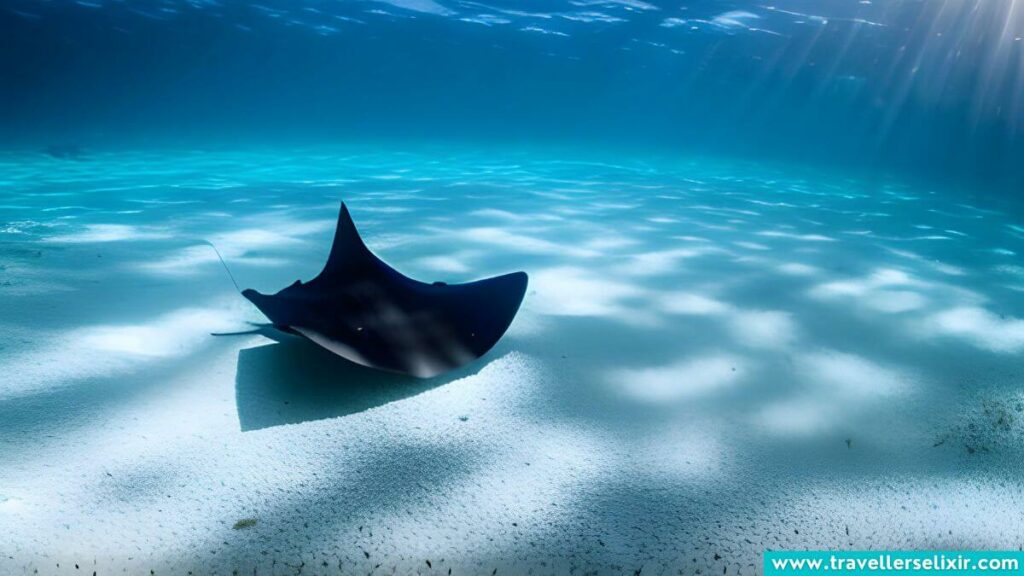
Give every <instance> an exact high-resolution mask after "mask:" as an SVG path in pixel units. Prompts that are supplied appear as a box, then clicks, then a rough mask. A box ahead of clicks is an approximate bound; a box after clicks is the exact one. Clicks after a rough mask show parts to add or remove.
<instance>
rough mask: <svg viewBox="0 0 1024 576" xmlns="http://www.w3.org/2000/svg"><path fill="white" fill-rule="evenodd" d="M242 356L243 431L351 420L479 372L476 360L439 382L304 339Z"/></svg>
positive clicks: (280, 341) (238, 396) (239, 398)
mask: <svg viewBox="0 0 1024 576" xmlns="http://www.w3.org/2000/svg"><path fill="white" fill-rule="evenodd" d="M274 339H275V340H277V342H276V343H274V344H267V345H265V346H256V347H253V348H246V349H244V350H241V351H239V353H238V371H237V372H236V376H235V403H236V404H237V406H238V420H239V424H240V425H241V428H242V431H243V432H247V431H250V430H259V429H261V428H269V427H271V426H279V425H282V424H298V423H300V422H308V421H310V420H321V419H324V418H336V417H338V416H347V415H349V414H355V413H357V412H362V411H363V410H369V409H370V408H376V407H377V406H381V405H384V404H387V403H389V402H394V401H396V400H402V399H403V398H408V397H410V396H415V395H416V394H419V393H421V392H426V391H427V390H431V389H433V388H436V387H438V386H442V385H444V384H447V383H449V382H452V381H454V380H458V379H459V378H464V377H466V376H470V375H472V374H475V373H476V372H478V371H479V370H480V369H481V368H482V367H483V366H484V365H486V362H481V361H477V362H474V363H472V364H471V365H469V366H465V367H463V368H460V369H458V370H455V371H453V372H448V373H446V374H442V375H440V376H436V377H434V378H427V379H421V378H414V377H412V376H406V375H402V374H392V373H389V372H381V371H379V370H373V369H370V368H365V367H363V366H360V365H358V364H354V363H352V362H349V361H348V360H345V359H344V358H341V357H339V356H336V355H334V354H332V353H330V352H328V351H326V350H324V349H323V348H320V347H319V346H316V345H314V344H312V343H311V342H309V341H307V340H305V339H303V338H295V337H288V336H284V335H281V337H276V336H275V337H274Z"/></svg>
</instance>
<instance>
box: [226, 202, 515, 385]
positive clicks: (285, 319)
mask: <svg viewBox="0 0 1024 576" xmlns="http://www.w3.org/2000/svg"><path fill="white" fill-rule="evenodd" d="M526 285H527V276H526V273H525V272H513V273H511V274H505V275H502V276H495V277H493V278H486V279H484V280H477V281H475V282H467V283H465V284H446V283H444V282H434V283H432V284H428V283H424V282H419V281H417V280H413V279H412V278H409V277H407V276H405V275H403V274H401V273H400V272H398V271H397V270H395V269H394V268H392V267H391V266H388V265H387V264H386V263H385V262H384V261H383V260H381V259H380V258H378V257H377V256H375V255H374V254H373V253H372V252H370V250H369V249H368V248H367V247H366V244H364V243H363V240H362V238H360V237H359V232H358V231H357V230H356V226H355V223H353V222H352V217H351V216H350V215H349V212H348V208H347V207H346V206H345V204H344V203H342V205H341V211H340V213H339V214H338V226H337V229H336V230H335V233H334V244H333V245H332V246H331V253H330V256H328V258H327V264H326V265H325V266H324V269H323V271H321V272H320V274H319V275H318V276H317V277H316V278H313V279H312V280H310V281H308V282H305V283H304V282H302V281H301V280H296V281H295V283H294V284H292V285H291V286H288V287H286V288H284V289H283V290H281V291H279V292H277V293H276V294H261V293H260V292H257V291H256V290H253V289H251V288H250V289H247V290H243V291H242V295H243V296H245V297H246V298H247V299H249V301H250V302H252V303H253V304H254V305H255V306H256V307H257V308H259V310H260V312H262V313H263V314H264V315H265V316H266V317H267V318H268V319H269V320H270V322H271V324H272V326H273V327H274V328H275V329H277V330H280V331H281V332H285V333H288V334H292V335H298V336H301V337H303V338H307V339H309V340H310V341H312V342H313V343H314V344H317V345H319V346H322V347H323V348H326V349H327V350H329V351H331V352H333V353H335V354H337V355H338V356H341V357H343V358H345V359H346V360H349V361H351V362H355V363H356V364H361V365H363V366H368V367H370V368H376V369H379V370H386V371H389V372H397V373H400V374H408V375H412V376H416V377H420V378H429V377H432V376H436V375H438V374H441V373H444V372H447V371H449V370H453V369H455V368H458V367H459V366H463V365H465V364H468V363H470V362H472V361H474V360H476V359H477V358H480V357H481V356H483V355H484V354H486V353H487V351H488V350H490V349H491V348H492V347H493V346H494V345H495V344H496V343H497V342H498V340H499V339H500V338H501V337H502V335H504V334H505V331H506V330H508V327H509V325H510V324H511V323H512V319H513V318H515V315H516V312H518V311H519V306H520V304H521V303H522V301H523V296H524V295H525V294H526Z"/></svg>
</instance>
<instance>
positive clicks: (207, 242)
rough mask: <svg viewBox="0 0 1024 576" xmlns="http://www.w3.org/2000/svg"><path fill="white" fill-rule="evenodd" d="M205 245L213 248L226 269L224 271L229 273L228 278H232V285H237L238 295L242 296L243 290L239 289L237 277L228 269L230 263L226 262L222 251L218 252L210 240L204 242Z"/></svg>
mask: <svg viewBox="0 0 1024 576" xmlns="http://www.w3.org/2000/svg"><path fill="white" fill-rule="evenodd" d="M203 244H206V245H207V246H209V247H210V248H213V252H214V253H215V254H216V255H217V259H218V260H220V265H221V266H223V267H224V271H225V272H227V273H228V278H231V283H232V284H234V285H235V290H237V291H238V293H239V294H241V293H242V289H241V288H239V287H238V282H235V275H234V274H232V273H231V270H230V269H229V268H228V263H227V262H225V261H224V257H223V256H221V255H220V250H217V247H216V246H214V245H213V242H210V241H209V240H203Z"/></svg>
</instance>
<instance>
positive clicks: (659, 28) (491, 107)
mask: <svg viewBox="0 0 1024 576" xmlns="http://www.w3.org/2000/svg"><path fill="white" fill-rule="evenodd" d="M1022 35H1024V10H1022V9H1021V8H1020V7H1019V6H1018V3H1017V2H1014V1H1011V0H995V1H992V0H941V1H920V0H861V1H858V0H841V1H839V0H821V1H812V0H781V1H780V2H774V1H772V2H757V1H746V2H743V1H719V0H715V1H709V0H699V1H694V2H665V1H661V0H651V1H646V0H551V1H538V0H526V1H514V0H495V1H494V2H489V3H488V2H475V1H468V0H463V1H456V0H365V1H357V0H352V1H349V0H345V1H322V0H301V1H295V2H292V1H284V0H267V1H264V2H235V1H221V2H218V1H206V0H202V1H200V0H192V1H176V0H139V1H131V2H129V1H117V0H80V1H77V2H76V1H66V0H51V1H40V0H4V1H3V2H2V3H0V48H2V49H0V78H2V82H0V125H2V126H3V130H2V132H0V139H2V140H3V141H4V142H5V144H6V145H8V146H18V145H23V144H30V145H32V146H38V145H46V144H74V145H77V146H83V147H104V146H106V147H110V146H113V147H119V148H128V149H139V148H147V147H149V148H151V147H154V146H162V145H167V144H185V145H190V146H229V147H231V146H237V145H244V144H253V143H257V144H261V145H274V144H279V143H285V142H288V143H291V144H298V145H307V144H310V143H313V142H327V143H332V144H337V143H346V144H347V143H351V142H360V141H366V140H380V139H386V140H387V139H390V140H398V141H410V140H418V141H430V142H436V141H441V142H450V141H453V140H455V141H460V142H466V143H470V144H475V143H480V142H488V143H498V144H507V143H519V144H522V143H527V144H535V143H538V142H545V143H547V142H557V143H561V144H569V145H575V146H578V147H581V148H584V149H586V148H594V147H604V148H610V149H612V150H613V151H615V152H616V153H620V154H622V153H625V154H628V153H630V152H636V151H640V152H641V153H643V152H644V151H646V150H649V149H651V148H656V149H658V150H659V151H663V152H666V153H677V154H680V155H684V154H692V153H703V154H727V155H742V156H744V157H748V158H754V159H764V158H776V159H785V160H795V161H798V162H803V163H824V164H829V165H841V166H846V167H848V168H850V169H853V170H857V171H861V172H866V173H868V174H872V175H877V174H880V173H890V172H894V171H895V172H896V173H899V174H913V175H915V176H920V177H926V178H930V179H932V180H934V181H936V182H949V181H954V180H955V181H958V182H960V181H963V182H967V183H968V184H969V186H970V187H971V188H974V189H977V190H981V191H989V190H996V189H998V190H1001V191H1009V193H1012V192H1013V191H1014V190H1016V189H1017V188H1019V185H1020V184H1021V182H1024V179H1022V176H1021V175H1022V173H1024V168H1022V165H1024V163H1022V162H1021V161H1020V158H1021V157H1024V145H1022V142H1024V132H1022V130H1021V128H1022V127H1024V104H1022V102H1024V86H1022V83H1024V58H1022V51H1024V43H1022V41H1021V36H1022ZM1004 193H1005V192H1004Z"/></svg>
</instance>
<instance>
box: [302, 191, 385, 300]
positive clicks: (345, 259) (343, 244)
mask: <svg viewBox="0 0 1024 576" xmlns="http://www.w3.org/2000/svg"><path fill="white" fill-rule="evenodd" d="M382 273H383V274H395V275H398V276H401V274H399V272H398V271H397V270H395V269H394V268H392V267H391V266H388V265H387V264H386V263H385V262H384V261H383V260H381V259H380V258H378V257H377V256H376V255H375V254H374V253H373V252H370V249H369V248H367V247H366V244H365V243H364V242H363V239H362V237H360V236H359V231H358V230H357V229H356V224H355V222H353V221H352V215H351V214H349V212H348V206H345V203H344V202H342V203H341V210H340V211H339V212H338V225H337V227H336V228H335V229H334V242H333V243H332V244H331V253H330V255H328V256H327V263H326V264H324V269H323V270H322V271H321V272H320V274H319V275H317V277H316V278H314V279H313V280H310V283H312V282H324V283H330V282H347V281H351V280H353V279H359V278H364V277H367V276H376V275H378V274H382Z"/></svg>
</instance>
